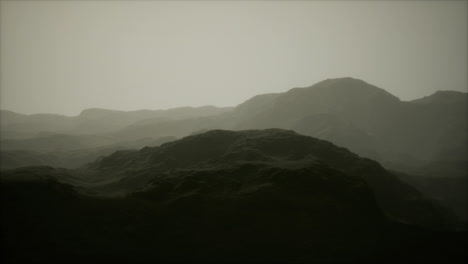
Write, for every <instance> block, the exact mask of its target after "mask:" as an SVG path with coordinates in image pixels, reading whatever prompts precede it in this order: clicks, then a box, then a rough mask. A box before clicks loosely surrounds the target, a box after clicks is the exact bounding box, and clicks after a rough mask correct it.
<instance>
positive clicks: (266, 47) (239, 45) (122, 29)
mask: <svg viewBox="0 0 468 264" xmlns="http://www.w3.org/2000/svg"><path fill="white" fill-rule="evenodd" d="M467 3H468V2H467V1H376V2H371V1H330V2H321V1H292V2H290V1H254V2H247V1H240V2H236V1H220V2H215V1H174V2H169V1H1V2H0V8H1V13H0V95H1V97H0V98H1V99H0V108H1V109H4V110H12V111H15V112H19V113H24V114H32V113H57V114H65V115H76V114H78V113H79V112H80V111H82V110H83V109H86V108H106V109H116V110H139V109H166V108H173V107H180V106H202V105H216V106H235V105H237V104H239V103H242V102H243V101H244V100H246V99H248V98H250V97H252V96H255V95H257V94H262V93H275V92H284V91H287V90H289V89H291V88H293V87H306V86H310V85H312V84H314V83H316V82H319V81H322V80H324V79H327V78H338V77H353V78H358V79H362V80H364V81H366V82H368V83H370V84H373V85H376V86H378V87H380V88H383V89H385V90H387V91H388V92H390V93H392V94H394V95H396V96H398V97H399V98H400V99H402V100H411V99H416V98H420V97H423V96H426V95H430V94H432V93H434V92H435V91H437V90H458V91H464V92H466V91H467V89H468V88H467V87H468V81H467V74H466V73H467V72H468V65H467V64H468V60H467V59H468V53H467V49H466V47H467V46H468V41H467V40H468V35H467V34H468V33H467V32H468V21H467V19H468V18H467V17H468V15H467V13H468V12H467V10H468V4H467Z"/></svg>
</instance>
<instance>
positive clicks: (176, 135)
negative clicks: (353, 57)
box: [0, 78, 468, 262]
mask: <svg viewBox="0 0 468 264" xmlns="http://www.w3.org/2000/svg"><path fill="white" fill-rule="evenodd" d="M467 110H468V94H467V93H462V92H454V91H438V92H436V93H434V94H432V95H429V96H426V97H423V98H421V99H417V100H413V101H401V100H400V99H399V98H397V97H396V96H394V95H392V94H390V93H388V92H387V91H385V90H383V89H381V88H378V87H376V86H373V85H371V84H368V83H366V82H364V81H362V80H358V79H353V78H338V79H327V80H324V81H322V82H319V83H316V84H314V85H312V86H310V87H306V88H294V89H291V90H289V91H287V92H285V93H276V94H262V95H257V96H255V97H253V98H251V99H249V100H247V101H245V102H243V103H241V104H239V105H238V106H236V107H233V108H229V107H228V108H217V107H213V106H205V107H196V108H192V107H181V108H175V109H169V110H154V111H153V110H141V111H130V112H124V111H114V110H105V109H87V110H84V111H82V112H81V114H80V115H78V116H74V117H66V116H60V115H49V114H36V115H22V114H17V113H14V112H11V111H1V119H0V121H1V127H0V129H1V134H0V135H1V138H0V139H1V146H0V148H1V153H0V155H1V156H0V161H1V163H0V165H1V168H2V176H1V186H2V201H5V202H6V204H7V206H6V207H5V208H4V209H3V214H4V215H7V216H8V217H7V218H6V219H5V224H3V225H2V228H5V230H2V231H3V232H5V234H6V236H5V237H4V238H2V247H3V248H7V249H8V250H7V251H8V252H10V253H9V254H10V255H9V256H8V257H7V259H8V260H25V259H23V258H26V256H22V254H21V252H23V251H24V250H27V249H30V250H32V252H35V253H34V254H35V255H36V256H37V257H38V259H42V260H49V259H54V260H59V261H64V260H65V259H67V258H68V257H70V256H71V257H73V258H75V259H76V260H77V261H80V260H85V259H86V256H87V254H90V255H92V256H96V257H97V259H98V260H100V261H109V260H111V261H112V260H119V259H126V258H129V259H128V260H129V261H130V260H133V258H134V257H135V256H139V257H140V258H141V259H142V260H149V259H151V260H161V261H169V260H175V261H187V260H196V261H205V260H218V261H222V260H226V259H232V260H233V261H246V260H259V261H270V260H280V261H287V260H294V261H299V262H301V261H302V262H310V261H315V262H317V261H319V262H320V261H323V262H331V261H339V260H345V261H378V262H385V261H388V262H392V261H408V260H412V261H428V260H431V259H432V260H439V261H442V260H443V259H445V258H447V254H451V255H452V256H453V257H454V258H456V259H457V258H464V257H465V255H464V254H463V253H462V252H463V251H461V249H460V248H461V245H462V243H463V241H464V240H463V239H462V236H463V235H464V234H466V228H467V222H468V212H467V211H468V210H467V208H468V204H467V202H466V201H467V199H466V198H467V193H468V168H467V164H468V151H467V148H466V146H467V145H468V142H467V141H468V133H467V132H468V121H467V120H468V116H467V115H468V111H467ZM38 165H41V166H38ZM28 166H29V167H28ZM97 212H102V213H97ZM29 219H35V220H33V222H31V223H30V222H29V221H30V220H29ZM31 230H32V231H34V232H36V233H34V234H35V235H31V233H30V231H31ZM103 230H108V231H103ZM32 231H31V232H32ZM153 234H158V236H157V237H155V236H154V235H153ZM398 237H401V238H400V239H401V240H399V238H398ZM44 240H45V241H46V242H45V243H43V241H44ZM56 241H60V242H59V244H60V245H57V244H55V243H56ZM291 241H295V242H291ZM396 241H398V242H396ZM10 242H11V245H9V244H10ZM88 243H89V244H88ZM414 243H416V244H418V245H420V246H421V248H420V249H419V250H413V251H406V249H405V248H407V247H409V246H410V245H411V244H414ZM77 244H79V245H85V244H88V245H86V246H83V247H77V246H76V245H77ZM13 245H18V247H15V246H13ZM53 247H56V248H58V251H57V253H55V254H53V253H50V252H49V251H50V249H51V248H53ZM212 247H215V248H216V250H215V251H216V252H213V251H211V250H210V248H212ZM155 248H157V250H156V249H155ZM311 249H314V250H312V251H311ZM83 252H87V253H83ZM388 252H397V253H396V254H395V255H392V256H389V254H390V253H388ZM178 254H179V256H175V255H178ZM130 256H131V257H130Z"/></svg>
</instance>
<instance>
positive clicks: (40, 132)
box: [0, 106, 231, 169]
mask: <svg viewBox="0 0 468 264" xmlns="http://www.w3.org/2000/svg"><path fill="white" fill-rule="evenodd" d="M230 109H231V108H229V107H225V108H217V107H214V106H203V107H180V108H174V109H168V110H140V111H129V112H125V111H115V110H106V109H86V110H83V111H82V112H81V113H80V115H78V116H72V117H68V116H61V115H52V114H34V115H23V114H17V113H14V112H11V111H0V139H1V144H0V149H1V153H0V155H1V156H0V161H1V162H0V168H2V169H11V168H17V167H24V166H33V165H50V166H56V167H65V168H77V167H81V166H83V165H85V164H87V163H89V162H91V161H94V160H95V159H96V158H97V157H99V156H102V155H108V154H110V153H112V152H114V151H116V150H122V149H139V148H142V147H144V146H158V145H160V144H162V143H164V142H168V141H171V140H174V139H176V137H174V136H172V135H171V136H162V137H157V136H154V135H147V136H144V137H140V136H138V135H135V136H132V137H129V139H126V138H123V137H122V136H120V135H115V132H116V131H119V130H121V129H123V128H125V127H127V126H129V125H131V124H135V125H138V124H139V123H140V122H141V123H143V124H145V123H146V122H149V123H158V122H164V121H166V122H167V121H168V120H171V121H175V120H184V119H190V118H199V117H206V116H211V115H217V114H221V113H224V112H226V111H229V110H230Z"/></svg>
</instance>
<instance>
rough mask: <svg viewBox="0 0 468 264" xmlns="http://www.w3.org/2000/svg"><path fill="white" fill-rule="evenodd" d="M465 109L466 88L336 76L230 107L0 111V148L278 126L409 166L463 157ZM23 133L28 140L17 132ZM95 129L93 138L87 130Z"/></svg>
mask: <svg viewBox="0 0 468 264" xmlns="http://www.w3.org/2000/svg"><path fill="white" fill-rule="evenodd" d="M467 110H468V95H467V94H466V93H461V92H454V91H438V92H436V93H435V94H433V95H431V96H427V97H424V98H421V99H418V100H414V101H409V102H404V101H400V100H399V99H398V98H397V97H395V96H393V95H391V94H390V93H388V92H386V91H385V90H383V89H380V88H378V87H375V86H373V85H370V84H368V83H366V82H364V81H361V80H357V79H353V78H339V79H328V80H325V81H322V82H319V83H317V84H314V85H312V86H310V87H307V88H294V89H291V90H289V91H288V92H285V93H278V94H265V95H258V96H255V97H253V98H251V99H250V100H247V101H246V102H244V103H242V104H240V105H238V106H237V107H235V108H215V107H201V108H188V107H187V108H176V109H170V110H165V111H149V110H143V111H133V112H122V111H111V110H99V109H89V110H85V111H83V112H82V113H81V114H80V115H79V116H77V117H64V116H57V115H43V114H39V115H31V116H24V115H19V114H15V113H12V112H8V111H2V112H1V115H2V116H1V119H0V120H1V131H2V138H1V139H2V149H3V150H36V151H37V150H38V148H37V147H36V145H37V144H35V142H34V140H38V141H41V140H42V141H47V140H52V138H53V136H54V135H50V133H55V134H57V133H58V134H60V135H56V136H62V137H63V134H67V135H70V134H73V135H76V134H78V135H87V136H88V138H86V139H83V141H84V142H85V143H83V144H86V146H87V147H89V146H90V145H94V146H97V147H101V146H102V145H104V144H108V143H111V142H113V143H115V141H118V142H127V141H134V140H140V139H143V138H158V137H167V136H174V137H183V136H187V135H190V134H192V133H194V132H197V131H200V130H210V129H231V130H241V129H264V128H283V129H292V130H294V131H296V132H298V133H301V134H304V135H310V136H314V137H317V138H320V139H325V140H328V141H331V142H333V143H335V144H337V145H340V146H343V147H346V148H349V149H350V150H352V151H353V152H355V153H357V154H359V155H361V156H364V157H368V158H372V159H375V160H378V161H379V162H382V163H383V164H384V165H385V166H388V167H391V168H395V169H400V170H406V171H414V170H418V169H420V168H422V167H424V166H429V165H430V163H431V162H436V163H437V162H439V163H440V161H441V159H442V160H443V163H445V164H447V163H450V162H455V163H456V164H460V163H461V162H462V161H466V160H467V158H466V156H467V153H466V148H464V147H461V146H464V145H465V143H467V135H466V134H467V133H466V132H467V129H468V124H467V117H468V116H467V115H468V114H467ZM41 132H42V133H41ZM25 134H27V136H29V139H27V140H26V141H24V139H23V140H21V139H18V137H21V136H23V137H24V136H26V135H25ZM96 135H99V138H95V140H94V142H93V140H92V139H90V138H89V137H90V136H96ZM14 137H16V140H13V138H14ZM47 137H48V138H47ZM98 144H101V145H98ZM51 145H52V146H51V147H50V149H51V150H54V149H55V148H56V146H55V145H54V144H51ZM45 148H47V147H45ZM40 150H41V151H45V150H46V149H40ZM441 165H442V164H441ZM458 167H459V165H458Z"/></svg>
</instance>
